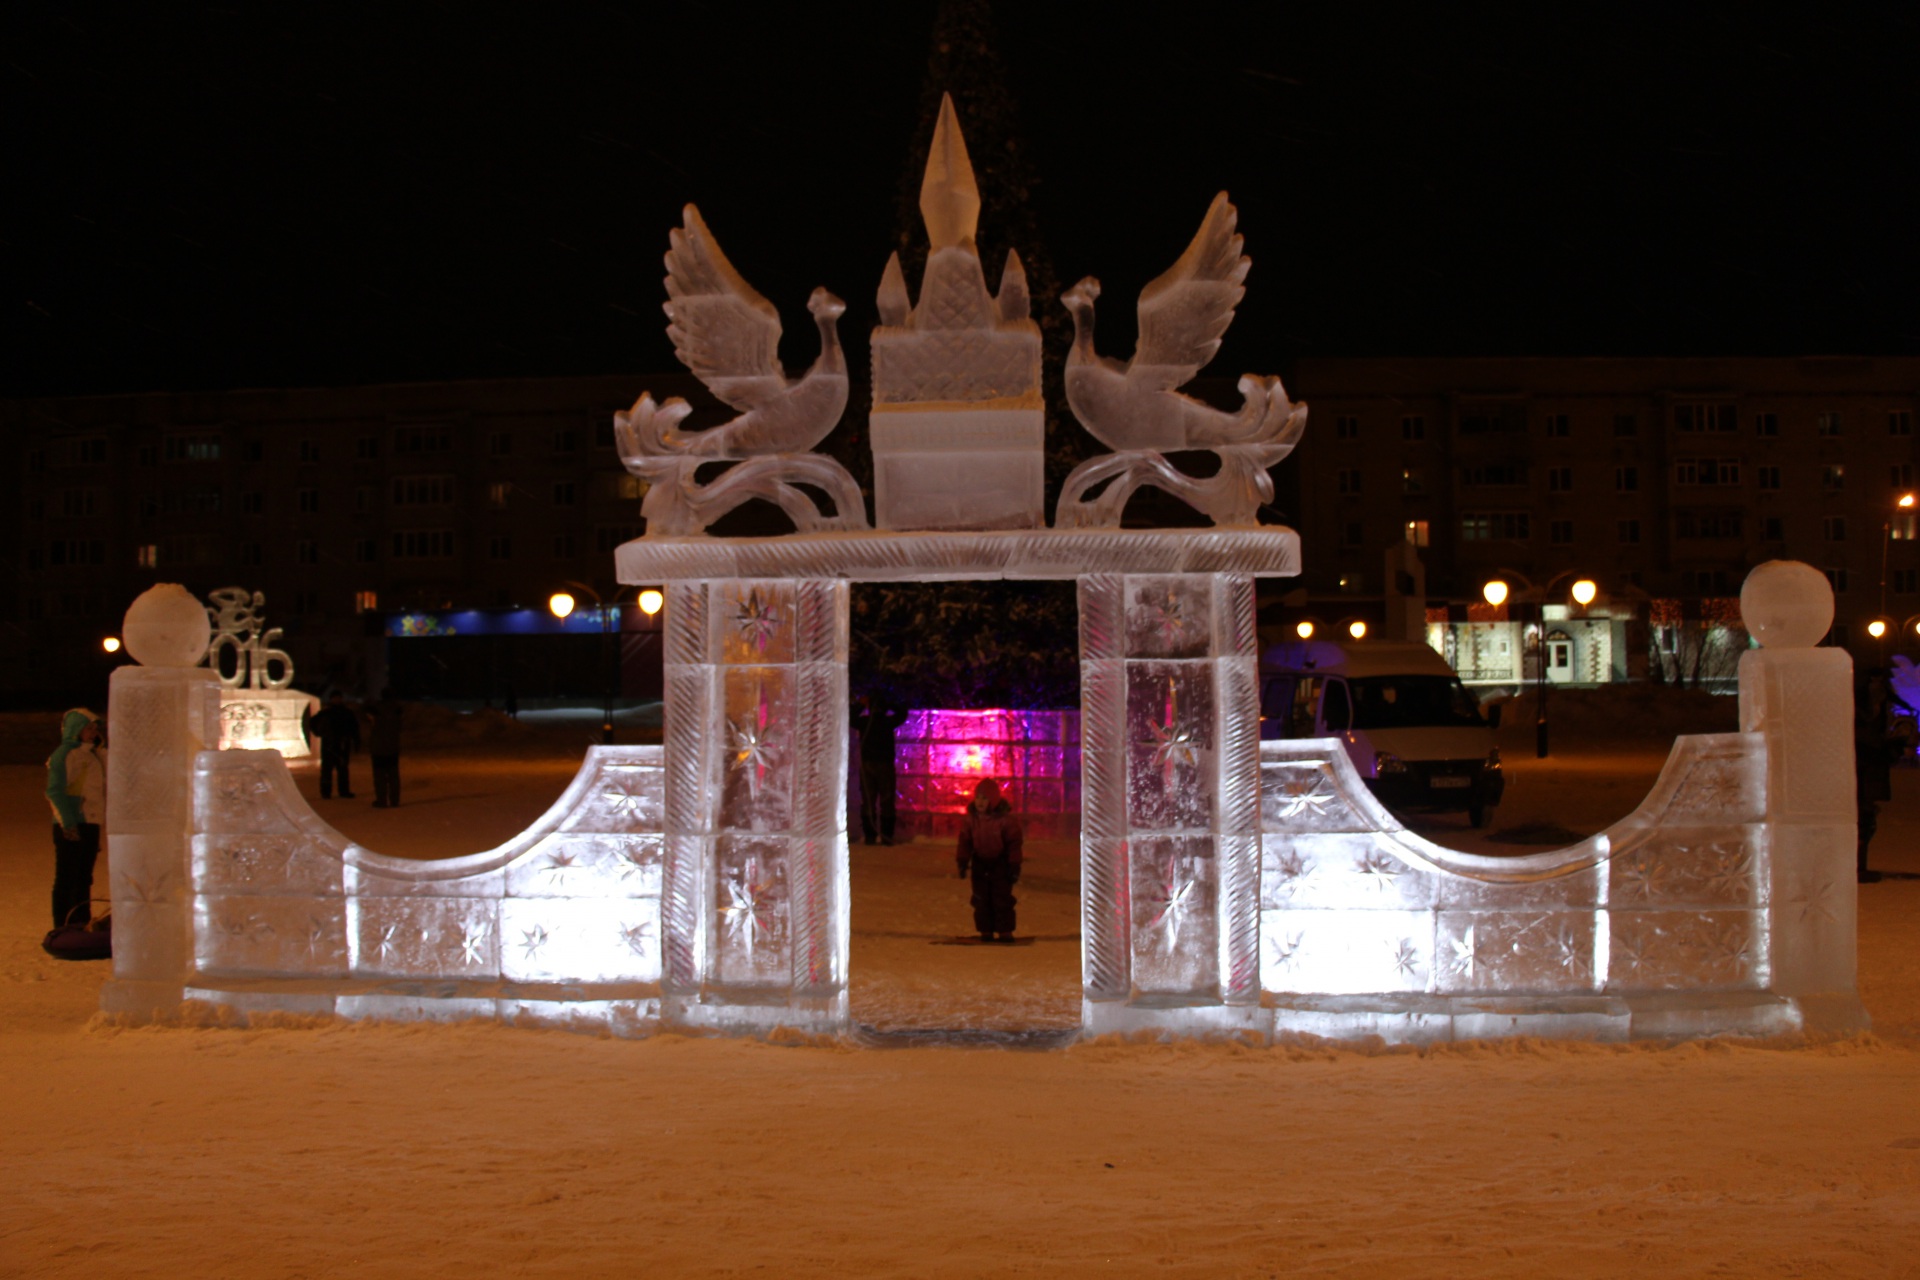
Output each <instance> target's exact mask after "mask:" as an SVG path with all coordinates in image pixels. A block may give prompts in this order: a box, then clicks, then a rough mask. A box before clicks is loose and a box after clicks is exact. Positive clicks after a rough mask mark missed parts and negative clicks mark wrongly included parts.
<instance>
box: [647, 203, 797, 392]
mask: <svg viewBox="0 0 1920 1280" xmlns="http://www.w3.org/2000/svg"><path fill="white" fill-rule="evenodd" d="M669 238H670V240H671V242H672V248H670V249H668V250H667V303H666V312H667V318H668V319H669V320H671V321H672V323H671V324H669V325H668V326H667V336H668V337H670V338H672V339H673V352H674V354H675V355H677V356H679V357H680V363H682V364H684V365H686V366H687V368H689V369H691V370H693V372H694V374H695V376H697V377H698V378H699V379H700V381H702V382H704V383H706V384H707V389H708V390H709V391H711V392H713V394H714V395H716V396H718V397H719V398H720V399H722V400H724V401H725V402H726V403H727V404H729V405H731V406H732V407H733V408H735V409H737V410H739V411H740V412H741V413H745V412H747V411H748V410H750V409H752V408H754V407H755V406H756V405H758V404H761V403H762V402H764V401H766V400H768V399H770V398H771V397H773V396H775V395H777V394H779V393H780V392H781V391H784V390H785V389H786V386H787V379H786V376H785V375H784V374H783V373H782V372H781V370H780V361H779V357H778V353H779V349H780V313H779V312H778V311H775V310H774V309H773V304H772V303H770V302H768V301H767V300H766V299H765V298H763V297H761V296H760V295H759V294H758V293H756V292H755V291H754V288H753V286H752V285H750V284H748V283H747V282H746V280H745V279H744V278H742V277H741V275H740V273H739V272H738V271H735V270H734V269H733V264H732V263H731V262H728V261H727V255H726V254H724V253H722V252H721V251H720V242H719V241H717V240H715V239H714V238H713V233H712V232H711V231H709V230H707V224H706V222H705V221H704V220H702V219H701V217H700V210H698V209H696V208H694V207H693V206H692V205H688V206H687V208H686V225H685V227H683V228H676V229H675V230H674V231H673V232H671V233H670V236H669Z"/></svg>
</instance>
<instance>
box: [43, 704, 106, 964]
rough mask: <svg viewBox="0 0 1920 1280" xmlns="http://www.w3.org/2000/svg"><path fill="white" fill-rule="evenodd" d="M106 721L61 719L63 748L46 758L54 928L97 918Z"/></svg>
mask: <svg viewBox="0 0 1920 1280" xmlns="http://www.w3.org/2000/svg"><path fill="white" fill-rule="evenodd" d="M106 732H107V722H106V721H105V720H103V719H101V718H100V717H99V716H97V715H95V714H94V713H93V712H91V711H89V710H87V709H86V708H85V707H75V708H74V709H73V710H71V711H69V712H67V714H66V715H65V716H63V717H61V720H60V745H59V746H58V747H56V748H54V752H53V754H52V755H51V756H48V757H47V803H48V804H49V805H51V806H53V927H54V928H56V929H58V928H61V927H62V926H64V925H69V924H73V925H85V924H87V923H88V922H89V921H90V920H91V919H92V917H93V905H92V904H93V867H94V863H95V862H97V861H98V860H99V857H100V824H101V822H102V821H103V820H105V818H106V816H107V750H106V747H105V746H103V745H102V743H104V742H105V740H106Z"/></svg>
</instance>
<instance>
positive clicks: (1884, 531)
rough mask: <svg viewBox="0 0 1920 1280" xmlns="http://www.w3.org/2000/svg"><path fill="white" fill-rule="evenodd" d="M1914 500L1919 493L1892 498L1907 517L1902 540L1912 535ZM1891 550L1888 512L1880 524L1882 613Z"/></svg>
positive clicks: (1915, 500)
mask: <svg viewBox="0 0 1920 1280" xmlns="http://www.w3.org/2000/svg"><path fill="white" fill-rule="evenodd" d="M1916 502H1920V495H1916V494H1914V493H1910V492H1909V493H1903V494H1901V495H1900V496H1899V497H1898V498H1897V499H1895V500H1894V504H1893V506H1894V510H1895V511H1897V512H1899V513H1901V514H1903V515H1905V516H1906V517H1907V519H1906V521H1904V522H1903V524H1902V529H1901V532H1902V534H1903V540H1904V539H1910V538H1912V537H1913V527H1912V523H1911V522H1912V520H1913V508H1914V504H1915V503H1916ZM1891 550H1893V516H1892V515H1891V514H1890V515H1888V516H1887V519H1886V523H1884V524H1882V525H1881V526H1880V612H1881V613H1882V614H1883V615H1884V614H1885V613H1886V611H1887V553H1888V552H1890V551H1891ZM1867 630H1868V632H1869V633H1871V632H1872V631H1873V627H1872V626H1871V625H1869V626H1868V627H1867ZM1879 638H1880V637H1879V636H1878V635H1876V636H1874V639H1876V640H1878V639H1879Z"/></svg>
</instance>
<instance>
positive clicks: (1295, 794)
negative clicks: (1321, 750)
mask: <svg viewBox="0 0 1920 1280" xmlns="http://www.w3.org/2000/svg"><path fill="white" fill-rule="evenodd" d="M1303 772H1304V771H1301V770H1295V771H1294V773H1295V776H1294V777H1293V778H1291V779H1289V780H1288V781H1286V782H1283V783H1281V784H1280V786H1279V788H1278V789H1277V790H1276V792H1275V798H1276V800H1277V801H1278V803H1279V805H1280V816H1281V817H1282V818H1293V817H1298V816H1299V815H1300V814H1302V813H1308V814H1316V815H1317V814H1322V813H1325V812H1326V811H1327V806H1329V805H1331V804H1332V803H1333V802H1334V801H1335V800H1336V799H1338V798H1339V797H1338V796H1336V795H1335V794H1334V793H1333V788H1332V787H1331V786H1330V785H1328V782H1327V776H1326V774H1324V773H1322V772H1319V771H1318V770H1315V771H1313V772H1310V773H1304V776H1302V775H1303Z"/></svg>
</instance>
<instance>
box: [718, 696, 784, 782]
mask: <svg viewBox="0 0 1920 1280" xmlns="http://www.w3.org/2000/svg"><path fill="white" fill-rule="evenodd" d="M769 718H770V717H769V715H768V710H767V696H766V691H765V690H764V689H761V690H759V691H758V698H757V705H756V706H755V708H754V710H753V712H752V713H751V715H750V716H749V717H748V719H747V720H746V722H745V723H742V722H741V721H738V720H729V721H727V730H728V732H729V733H731V734H732V735H733V767H734V768H736V769H742V770H745V772H746V775H747V796H748V797H749V798H750V799H753V800H758V799H759V798H760V787H761V785H762V784H763V783H764V782H765V781H766V778H767V774H768V773H770V772H771V771H772V769H773V742H772V740H771V735H770V734H769V732H768V727H767V721H768V719H769Z"/></svg>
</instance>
